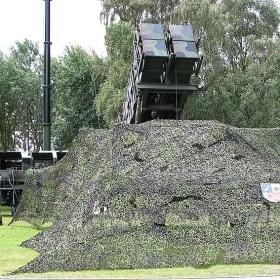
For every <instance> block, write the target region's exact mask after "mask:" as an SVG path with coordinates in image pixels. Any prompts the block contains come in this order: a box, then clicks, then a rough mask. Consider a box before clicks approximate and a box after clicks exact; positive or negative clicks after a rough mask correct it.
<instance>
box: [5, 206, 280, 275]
mask: <svg viewBox="0 0 280 280" xmlns="http://www.w3.org/2000/svg"><path fill="white" fill-rule="evenodd" d="M2 214H4V219H3V220H4V226H2V227H1V226H0V276H3V275H5V274H8V273H11V272H13V271H14V270H16V269H17V268H19V267H21V266H23V265H24V264H26V263H28V262H29V261H31V260H32V259H33V258H34V257H36V256H37V253H36V252H35V251H33V250H31V249H25V248H21V247H19V245H20V244H21V242H22V241H24V240H27V239H29V238H31V237H32V236H34V235H36V234H37V233H39V230H37V229H35V228H33V227H32V226H31V225H30V224H28V223H25V222H16V223H15V224H13V225H11V226H8V223H9V222H10V220H11V217H10V216H9V210H8V208H3V210H2ZM279 274H280V266H279V265H269V264H259V265H246V264H244V265H216V266H212V267H207V268H192V267H185V268H169V269H137V270H101V271H75V272H57V271H56V272H48V273H41V274H21V275H17V276H16V277H17V278H21V277H24V278H29V277H30V278H32V277H33V278H35V277H37V278H38V277H40V278H112V277H113V278H122V279H123V278H145V277H146V278H147V277H148V278H153V277H166V278H176V277H198V278H199V277H220V276H256V275H279Z"/></svg>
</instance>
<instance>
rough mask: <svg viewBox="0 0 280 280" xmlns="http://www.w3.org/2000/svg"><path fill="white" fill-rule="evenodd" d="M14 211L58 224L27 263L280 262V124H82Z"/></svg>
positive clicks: (35, 268) (34, 244) (36, 241)
mask: <svg viewBox="0 0 280 280" xmlns="http://www.w3.org/2000/svg"><path fill="white" fill-rule="evenodd" d="M27 181H28V182H27V188H26V190H25V192H24V195H23V200H22V202H21V204H20V208H19V211H18V212H17V219H23V220H27V221H29V222H31V223H33V224H34V225H41V224H43V223H44V222H46V221H53V225H52V226H51V227H50V228H49V229H47V230H45V231H44V232H42V233H40V234H39V235H37V236H35V237H34V238H32V239H31V240H29V241H26V242H25V243H24V244H23V245H24V246H26V247H30V248H33V249H35V250H37V251H38V252H39V253H40V255H39V256H38V257H37V258H36V259H34V260H33V261H31V262H30V263H29V264H27V265H26V266H25V267H23V268H21V269H20V270H19V271H21V272H31V271H32V272H44V271H48V270H76V269H101V268H103V269H104V268H105V269H106V268H108V269H109V268H110V269H114V268H156V267H175V266H176V267H178V266H202V265H211V264H217V263H263V262H265V263H278V262H279V261H280V223H279V222H280V206H279V204H276V203H275V204H273V203H270V202H268V201H266V200H265V199H264V198H263V197H262V194H261V190H260V183H263V182H274V183H277V182H280V129H237V128H234V127H230V126H227V125H223V124H221V123H218V122H213V121H178V122H177V121H151V122H147V123H143V124H140V125H126V126H122V125H120V126H116V127H114V128H113V129H111V130H81V132H80V134H79V136H78V137H77V139H76V140H75V142H74V144H73V147H72V150H71V151H70V153H69V154H68V155H67V156H66V157H65V158H64V159H63V160H62V161H61V162H59V163H58V164H56V165H55V166H52V167H49V168H46V169H42V170H38V171H36V172H35V173H34V174H29V176H28V180H27Z"/></svg>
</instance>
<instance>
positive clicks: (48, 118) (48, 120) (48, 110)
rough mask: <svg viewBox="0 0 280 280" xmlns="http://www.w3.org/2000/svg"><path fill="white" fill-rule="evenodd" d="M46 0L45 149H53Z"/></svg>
mask: <svg viewBox="0 0 280 280" xmlns="http://www.w3.org/2000/svg"><path fill="white" fill-rule="evenodd" d="M44 1H45V42H44V85H43V89H44V96H43V99H44V100H43V106H44V116H43V150H44V151H50V150H51V73H50V69H51V44H52V43H51V39H50V38H51V1H52V0H44Z"/></svg>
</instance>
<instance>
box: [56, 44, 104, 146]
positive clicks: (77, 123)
mask: <svg viewBox="0 0 280 280" xmlns="http://www.w3.org/2000/svg"><path fill="white" fill-rule="evenodd" d="M105 72H106V67H105V64H104V62H103V60H102V59H101V58H99V57H98V56H97V55H96V54H95V53H87V52H86V51H85V50H83V49H82V48H81V47H67V48H66V50H65V53H64V55H63V56H62V57H60V58H58V59H55V60H54V61H53V85H54V91H53V97H54V98H53V107H54V115H53V120H54V121H53V135H54V145H55V147H56V148H57V149H66V148H68V147H69V145H70V144H71V143H72V141H73V139H74V137H75V136H76V135H77V133H78V131H79V129H80V128H82V127H96V128H98V127H100V126H102V119H101V118H100V117H99V115H98V114H97V112H96V110H95V108H94V106H93V102H94V99H95V97H96V96H97V95H98V93H99V88H100V85H101V83H102V82H103V81H104V78H105Z"/></svg>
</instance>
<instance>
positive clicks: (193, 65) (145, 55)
mask: <svg viewBox="0 0 280 280" xmlns="http://www.w3.org/2000/svg"><path fill="white" fill-rule="evenodd" d="M198 47H199V41H196V39H195V36H194V33H193V30H192V27H191V25H189V24H186V25H170V26H169V27H164V26H163V25H161V24H148V23H141V24H139V25H138V29H137V31H136V34H135V39H134V59H133V64H132V68H131V71H130V77H129V86H128V91H127V98H126V102H125V103H124V106H123V112H122V114H121V115H119V118H118V122H121V123H128V124H130V123H136V124H137V123H141V122H145V121H148V120H152V119H157V118H159V119H185V118H186V112H185V111H184V105H185V103H186V101H187V98H188V96H190V95H191V94H193V92H195V91H201V90H202V89H200V88H199V87H198V86H197V85H192V84H191V77H192V75H198V74H199V70H200V67H201V63H202V60H203V57H200V56H199V51H198Z"/></svg>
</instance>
